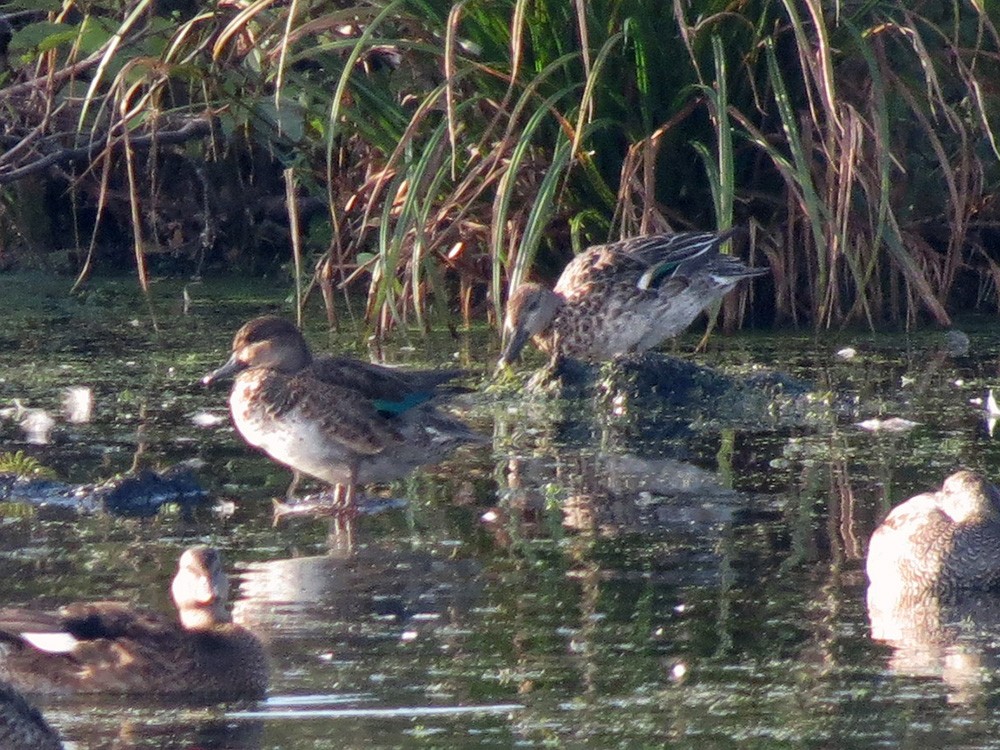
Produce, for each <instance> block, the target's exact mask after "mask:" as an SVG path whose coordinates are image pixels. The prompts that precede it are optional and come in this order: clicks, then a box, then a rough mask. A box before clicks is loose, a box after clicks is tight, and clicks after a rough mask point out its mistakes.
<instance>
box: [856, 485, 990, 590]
mask: <svg viewBox="0 0 1000 750" xmlns="http://www.w3.org/2000/svg"><path fill="white" fill-rule="evenodd" d="M866 569H867V571H868V578H869V581H870V582H871V586H870V588H869V602H872V600H873V598H875V599H881V598H888V597H898V596H899V595H901V594H907V595H908V594H913V593H921V592H931V593H943V592H947V591H954V590H960V589H988V588H994V587H996V586H998V585H1000V489H998V488H997V487H996V486H995V485H993V484H990V483H989V482H987V481H986V479H984V478H983V477H982V476H980V475H979V474H977V473H975V472H972V471H966V470H962V471H957V472H955V473H954V474H952V475H951V476H949V477H948V478H947V479H945V480H944V484H943V485H942V486H941V489H939V490H937V491H935V492H924V493H922V494H920V495H916V496H915V497H911V498H910V499H909V500H907V501H906V502H904V503H901V504H900V505H898V506H896V507H895V508H893V509H892V511H891V512H890V513H889V515H888V516H887V517H886V519H885V520H884V521H883V522H882V523H881V524H880V525H879V527H878V528H877V529H875V532H874V533H873V534H872V538H871V541H870V542H869V545H868V557H867V560H866Z"/></svg>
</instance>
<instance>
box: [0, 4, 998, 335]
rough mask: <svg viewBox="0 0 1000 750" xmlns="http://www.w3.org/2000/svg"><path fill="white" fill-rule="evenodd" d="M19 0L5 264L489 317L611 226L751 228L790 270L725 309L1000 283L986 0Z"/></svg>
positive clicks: (10, 31) (944, 310) (994, 49)
mask: <svg viewBox="0 0 1000 750" xmlns="http://www.w3.org/2000/svg"><path fill="white" fill-rule="evenodd" d="M4 12H6V13H7V15H6V22H5V23H4V24H0V44H3V43H5V40H6V43H7V52H6V56H5V57H4V58H3V59H0V63H2V69H3V72H2V73H0V108H2V110H3V118H2V123H0V139H2V153H0V265H18V264H44V265H49V266H54V267H57V268H60V269H69V270H72V271H73V272H74V273H76V274H77V275H78V284H83V283H85V282H86V279H87V278H88V276H89V274H91V273H92V272H93V271H94V269H95V268H98V269H99V268H100V267H101V264H102V263H106V264H111V263H116V262H119V261H121V260H122V259H123V257H124V258H125V259H129V258H130V261H129V262H131V263H132V264H133V266H134V268H135V272H136V275H137V277H138V279H139V283H140V284H141V285H142V287H143V289H148V285H149V281H150V278H151V275H152V274H153V273H156V272H170V271H173V272H182V273H188V274H198V273H202V272H210V271H212V272H214V271H221V270H223V269H225V270H230V271H231V270H237V271H242V272H250V273H253V272H256V271H258V270H260V269H263V268H267V269H274V268H276V267H282V268H284V269H286V272H287V277H288V280H289V285H290V287H292V286H294V288H295V290H296V299H297V300H298V306H299V308H300V314H301V308H302V306H303V305H304V304H305V300H306V299H307V298H308V297H309V296H310V294H312V293H313V292H314V291H315V292H316V293H317V294H320V295H322V297H323V300H324V302H325V306H324V309H326V311H327V315H328V317H329V318H330V321H331V322H335V315H336V310H337V309H338V305H337V304H336V300H337V296H338V295H340V294H344V295H347V296H348V297H349V298H350V299H357V298H358V295H363V297H364V306H363V309H359V310H358V314H361V315H363V316H364V318H365V320H366V321H367V322H368V325H369V326H370V329H371V330H372V332H373V333H375V334H378V335H381V334H384V333H385V332H387V331H389V330H391V329H392V328H394V327H397V326H401V325H407V326H409V325H416V326H419V327H422V328H425V329H427V328H431V327H435V326H441V325H451V324H453V322H454V320H455V319H456V317H457V318H460V319H461V320H463V321H464V322H466V323H470V322H472V321H474V320H477V319H482V318H485V319H487V320H489V321H491V322H492V323H496V321H497V320H498V318H499V317H500V315H501V312H502V306H503V301H504V299H505V297H506V294H507V290H508V289H510V288H511V287H512V286H513V285H515V284H517V283H519V282H520V281H521V280H523V279H525V278H527V277H529V276H538V277H551V276H553V275H554V274H555V273H557V272H558V270H559V268H560V267H561V266H562V265H563V264H564V263H565V261H566V259H568V258H569V257H570V256H571V254H572V253H573V252H575V251H578V250H579V249H581V248H582V247H584V246H586V245H589V244H593V243H597V242H603V241H608V240H611V239H618V238H620V237H625V236H631V235H635V234H640V233H648V232H657V231H670V230H685V229H693V228H702V229H703V228H711V227H716V226H718V227H725V226H729V225H732V224H742V225H745V226H748V227H750V228H751V229H752V230H753V231H752V232H751V237H752V242H751V243H750V246H749V247H743V248H739V249H738V250H739V251H740V252H744V253H747V254H749V255H751V256H752V260H753V262H755V263H763V262H766V263H767V264H768V265H769V266H770V267H771V269H772V274H771V276H770V278H769V280H767V281H764V282H758V283H756V284H755V285H753V286H752V287H751V288H748V289H745V290H741V292H740V294H742V295H744V296H743V297H742V298H739V297H737V298H735V299H733V300H731V301H729V302H728V303H727V306H726V309H725V311H724V312H725V316H724V321H725V323H726V324H727V325H729V326H737V325H740V324H742V323H743V322H744V321H745V320H747V319H753V320H754V321H756V322H757V323H758V324H782V323H794V324H797V325H811V326H814V327H816V328H829V327H834V326H844V325H850V324H865V325H869V326H875V325H878V324H881V323H884V322H891V323H896V324H899V325H908V326H909V325H915V324H918V323H923V322H935V323H938V324H942V325H947V324H949V323H950V316H951V315H952V314H954V313H955V312H964V311H967V310H970V309H995V308H1000V296H998V292H997V282H998V279H1000V257H998V256H997V253H996V251H995V250H993V246H994V245H995V244H996V242H995V238H996V237H997V217H996V211H995V201H994V199H993V196H994V195H995V194H996V192H997V187H998V182H1000V168H998V167H1000V152H998V148H997V143H996V138H995V132H994V130H993V127H992V126H993V121H994V120H995V119H996V117H997V113H998V111H1000V89H998V88H997V86H996V84H995V81H996V80H998V72H1000V71H998V67H1000V66H998V61H1000V36H998V34H997V27H996V21H997V15H998V13H1000V11H997V10H996V9H994V8H992V7H991V6H988V5H987V4H984V3H980V2H972V3H952V4H940V3H929V2H918V3H913V2H905V3H904V2H902V1H901V0H900V1H898V2H865V3H859V2H837V3H829V2H828V3H822V2H820V1H819V0H782V2H779V3H771V2H761V1H758V2H750V1H747V2H740V3H728V4H726V3H718V2H680V0H677V2H675V3H674V4H673V5H672V6H669V7H668V6H665V5H664V3H662V2H658V1H657V2H654V1H653V0H619V1H618V2H611V1H604V2H588V3H583V2H575V3H565V2H554V1H553V0H534V1H533V2H528V0H512V1H511V2H506V3H496V2H483V1H482V0H479V1H475V0H469V1H467V2H459V3H451V2H438V1H436V0H393V1H390V2H371V3H356V4H351V3H338V4H337V7H331V4H330V3H328V2H320V1H319V0H281V2H278V1H277V0H255V1H253V2H246V1H240V2H224V3H219V4H217V5H214V6H211V7H202V6H201V5H200V4H196V3H189V2H183V1H182V0H173V1H172V2H171V1H170V0H165V1H164V2H161V3H156V4H154V3H151V2H149V0H137V1H130V2H98V3H92V4H87V5H81V4H78V3H75V2H71V1H70V0H64V2H62V4H60V3H59V2H58V0H57V1H56V2H44V3H43V2H41V0H18V2H8V3H6V4H5V5H4ZM122 247H129V248H130V251H129V253H128V254H127V255H126V256H122V252H123V251H122V250H121V248H122ZM750 294H753V295H754V296H753V297H749V296H748V295H750Z"/></svg>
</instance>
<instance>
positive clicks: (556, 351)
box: [500, 229, 768, 365]
mask: <svg viewBox="0 0 1000 750" xmlns="http://www.w3.org/2000/svg"><path fill="white" fill-rule="evenodd" d="M737 231H738V230H736V229H729V230H727V231H725V232H678V233H676V234H656V235H650V236H648V237H635V238H632V239H627V240H624V241H622V242H614V243H611V244H607V245H597V246H595V247H591V248H589V249H587V250H585V251H584V252H582V253H580V254H579V255H577V256H576V257H575V258H574V259H573V260H572V261H570V263H569V265H567V266H566V268H565V269H563V272H562V274H561V275H560V276H559V280H558V281H557V282H556V285H555V287H554V288H553V289H547V288H546V287H544V286H542V285H540V284H535V283H526V284H521V285H520V286H518V287H517V289H516V290H514V292H513V294H511V296H510V299H508V301H507V312H506V316H505V320H504V339H505V342H506V343H505V346H504V349H503V354H502V355H501V358H500V363H501V364H504V365H506V364H510V363H511V362H513V361H514V360H515V359H517V356H518V354H520V352H521V349H522V348H523V347H524V345H525V343H526V342H527V340H528V339H529V338H532V339H533V340H534V342H535V344H536V345H537V346H538V348H539V349H541V350H542V351H543V352H545V353H547V354H550V355H562V356H565V357H571V358H573V359H578V360H587V361H603V360H608V359H612V358H613V357H615V356H618V355H622V354H639V353H642V352H644V351H646V350H648V349H651V348H652V347H654V346H656V345H657V344H659V343H660V342H662V341H664V340H665V339H667V338H669V337H671V336H676V335H677V334H679V333H681V332H682V331H683V330H684V329H685V328H687V327H688V326H689V325H690V324H691V322H692V321H693V320H694V319H695V318H696V317H697V316H698V314H699V313H700V312H701V311H702V310H704V309H705V308H706V307H708V306H709V305H711V304H713V303H714V302H716V301H718V300H720V299H722V297H723V295H725V294H726V292H728V291H729V290H730V289H732V288H733V287H734V286H736V284H737V283H738V282H739V281H740V279H745V278H750V277H753V276H759V275H761V274H765V273H767V272H768V269H766V268H749V267H748V266H746V265H744V263H743V262H742V261H740V260H739V259H738V258H735V257H733V256H731V255H725V254H723V253H720V252H719V248H720V247H721V246H722V245H723V243H725V242H726V241H727V240H728V239H730V238H731V237H732V236H733V235H734V234H735V233H736V232H737Z"/></svg>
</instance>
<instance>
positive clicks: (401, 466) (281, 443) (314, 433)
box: [202, 315, 484, 508]
mask: <svg viewBox="0 0 1000 750" xmlns="http://www.w3.org/2000/svg"><path fill="white" fill-rule="evenodd" d="M460 374H462V373H461V371H460V370H441V371H430V370H417V371H405V370H397V369H394V368H390V367H383V366H380V365H375V364H370V363H367V362H360V361H358V360H355V359H350V358H348V357H321V358H313V356H312V353H311V352H310V351H309V347H308V345H307V344H306V341H305V338H303V336H302V333H301V332H300V331H299V329H298V328H297V327H296V326H295V325H293V324H292V323H290V322H289V321H287V320H285V319H283V318H279V317H275V316H271V315H267V316H263V317H259V318H254V319H253V320H251V321H250V322H248V323H246V324H245V325H244V326H243V327H242V328H240V329H239V330H238V331H237V332H236V336H235V338H234V339H233V349H232V356H231V357H230V358H229V361H228V362H226V363H225V364H224V365H223V366H222V367H220V368H219V369H217V370H215V371H214V372H212V373H210V374H208V375H206V376H205V377H204V378H203V381H202V382H204V383H205V384H206V385H211V384H212V383H214V382H215V381H217V380H220V379H222V378H227V377H231V376H234V375H235V382H234V384H233V389H232V392H231V393H230V396H229V408H230V411H231V413H232V417H233V422H234V423H235V424H236V429H237V430H239V432H240V434H241V435H242V436H243V439H244V440H246V441H247V442H248V443H250V445H253V446H255V447H257V448H260V449H262V450H263V451H264V452H265V453H267V454H268V455H269V456H270V457H271V458H273V459H274V460H275V461H278V462H279V463H282V464H285V465H286V466H288V467H290V468H291V469H292V470H293V471H294V472H295V480H294V481H293V482H292V486H291V487H290V488H289V494H291V492H292V489H293V488H294V487H295V486H296V483H297V480H298V477H299V474H300V473H305V474H308V475H310V476H312V477H316V478H317V479H320V480H323V481H325V482H328V483H329V484H331V485H333V486H334V488H335V493H334V497H333V502H332V505H333V506H334V507H337V508H350V507H352V506H353V504H354V496H355V491H356V489H355V488H356V486H357V485H358V484H364V483H368V482H387V481H391V480H393V479H399V478H400V477H403V476H406V475H407V474H408V473H410V472H411V471H412V470H413V469H415V468H416V467H417V466H421V465H424V464H433V463H437V462H439V461H441V460H442V459H443V458H444V457H445V456H447V455H448V454H449V453H450V452H451V451H452V450H453V449H454V448H456V447H457V446H459V445H461V444H462V443H470V442H482V441H483V440H484V438H483V437H482V436H481V435H479V434H478V433H476V432H473V431H472V430H471V429H470V428H469V427H468V426H467V425H465V424H464V423H463V422H460V421H459V420H457V419H455V418H453V417H450V416H448V415H446V414H443V413H441V412H440V411H438V410H437V408H436V407H435V406H434V403H433V401H434V400H435V398H436V397H438V396H441V395H443V394H445V393H448V392H449V389H448V388H446V387H444V384H445V383H447V382H448V381H450V380H452V379H454V378H455V377H457V376H458V375H460ZM451 390H452V391H454V390H455V389H451Z"/></svg>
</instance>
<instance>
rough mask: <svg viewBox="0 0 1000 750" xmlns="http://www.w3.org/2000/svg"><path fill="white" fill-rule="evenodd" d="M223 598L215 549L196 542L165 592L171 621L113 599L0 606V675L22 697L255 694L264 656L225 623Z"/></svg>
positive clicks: (251, 638)
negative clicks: (45, 607) (44, 607)
mask: <svg viewBox="0 0 1000 750" xmlns="http://www.w3.org/2000/svg"><path fill="white" fill-rule="evenodd" d="M228 593H229V584H228V580H227V578H226V574H225V571H224V570H223V568H222V557H221V555H220V554H219V551H218V550H216V549H214V548H213V547H207V546H197V547H191V548H189V549H187V550H186V551H185V552H184V554H182V555H181V558H180V562H179V563H178V566H177V573H176V575H175V576H174V580H173V585H172V586H171V594H172V596H173V600H174V604H175V605H176V607H177V613H178V615H179V617H178V619H172V618H167V617H164V616H162V615H160V614H157V613H153V612H149V611H144V610H137V609H134V608H132V607H130V606H129V605H126V604H121V603H116V602H94V603H79V604H70V605H67V606H65V607H63V608H62V609H60V610H58V611H56V612H37V611H34V610H28V609H0V679H5V680H7V681H8V682H10V683H11V684H12V685H14V687H16V688H18V689H21V690H24V691H26V692H29V693H30V692H35V693H77V692H85V693H133V694H139V693H145V694H158V695H168V694H174V695H184V696H197V697H200V698H210V699H229V698H260V697H262V696H263V695H264V692H265V691H266V689H267V676H268V667H267V656H266V652H265V650H264V647H263V645H262V644H261V642H260V641H259V640H258V638H257V637H256V636H255V635H254V634H253V633H251V632H250V631H248V630H247V629H245V628H243V627H240V626H239V625H236V624H234V623H233V622H232V621H231V619H230V617H229V613H228V612H227V611H226V599H227V596H228Z"/></svg>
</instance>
